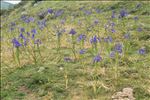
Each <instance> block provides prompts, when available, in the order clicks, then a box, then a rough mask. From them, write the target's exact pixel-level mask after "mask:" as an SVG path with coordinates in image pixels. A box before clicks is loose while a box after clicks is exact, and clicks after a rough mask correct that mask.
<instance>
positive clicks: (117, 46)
mask: <svg viewBox="0 0 150 100" xmlns="http://www.w3.org/2000/svg"><path fill="white" fill-rule="evenodd" d="M122 49H123V46H122V44H120V43H118V44H116V45H115V51H116V52H118V53H122V51H123V50H122Z"/></svg>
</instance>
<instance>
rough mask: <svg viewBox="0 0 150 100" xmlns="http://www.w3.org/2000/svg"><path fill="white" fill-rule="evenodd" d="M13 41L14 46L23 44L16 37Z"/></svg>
mask: <svg viewBox="0 0 150 100" xmlns="http://www.w3.org/2000/svg"><path fill="white" fill-rule="evenodd" d="M12 43H13V46H14V47H16V48H18V47H20V46H22V44H20V43H19V41H18V40H17V39H16V38H14V39H13V40H12Z"/></svg>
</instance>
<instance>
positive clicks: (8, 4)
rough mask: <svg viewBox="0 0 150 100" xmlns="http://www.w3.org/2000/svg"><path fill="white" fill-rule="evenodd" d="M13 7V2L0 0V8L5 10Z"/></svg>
mask: <svg viewBox="0 0 150 100" xmlns="http://www.w3.org/2000/svg"><path fill="white" fill-rule="evenodd" d="M13 7H14V4H11V3H8V2H4V1H1V9H2V10H4V9H5V10H6V9H11V8H13Z"/></svg>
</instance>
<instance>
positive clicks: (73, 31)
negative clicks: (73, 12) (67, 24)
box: [69, 29, 77, 35]
mask: <svg viewBox="0 0 150 100" xmlns="http://www.w3.org/2000/svg"><path fill="white" fill-rule="evenodd" d="M76 33H77V32H76V31H75V30H74V29H71V30H70V32H69V34H72V35H75V34H76Z"/></svg>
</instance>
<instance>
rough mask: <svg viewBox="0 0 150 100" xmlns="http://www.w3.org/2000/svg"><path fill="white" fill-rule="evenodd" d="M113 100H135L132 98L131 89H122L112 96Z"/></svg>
mask: <svg viewBox="0 0 150 100" xmlns="http://www.w3.org/2000/svg"><path fill="white" fill-rule="evenodd" d="M112 99H113V100H135V98H134V97H133V89H132V88H129V87H127V88H123V90H122V91H119V92H117V93H115V94H114V95H113V96H112Z"/></svg>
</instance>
